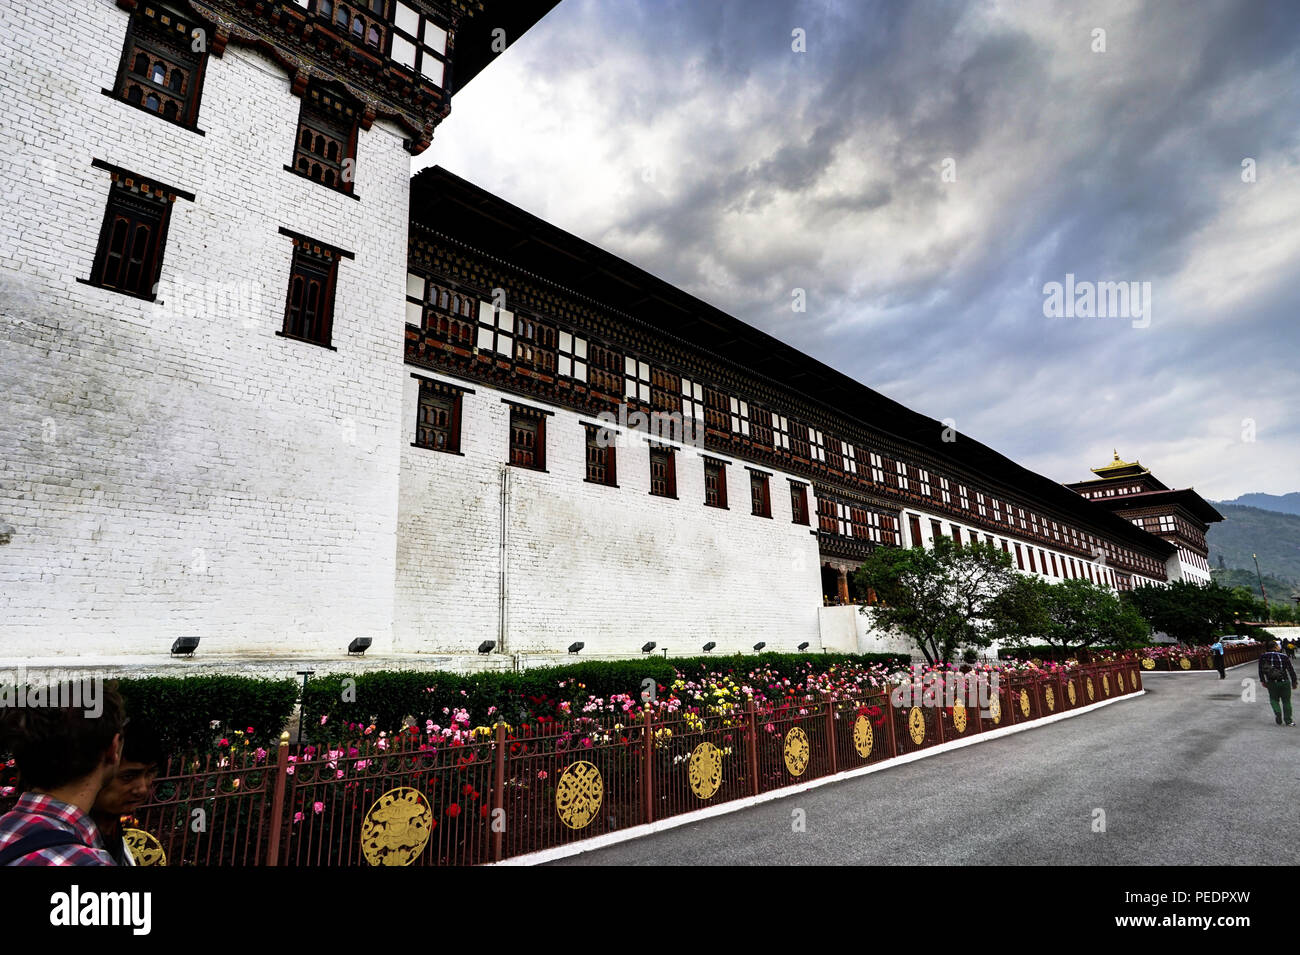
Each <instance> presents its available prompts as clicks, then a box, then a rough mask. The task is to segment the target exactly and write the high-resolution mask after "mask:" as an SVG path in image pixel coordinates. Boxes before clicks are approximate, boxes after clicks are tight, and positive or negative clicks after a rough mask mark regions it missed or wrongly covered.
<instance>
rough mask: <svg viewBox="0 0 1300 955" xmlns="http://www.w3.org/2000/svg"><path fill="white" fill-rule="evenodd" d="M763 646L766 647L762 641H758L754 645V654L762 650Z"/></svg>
mask: <svg viewBox="0 0 1300 955" xmlns="http://www.w3.org/2000/svg"><path fill="white" fill-rule="evenodd" d="M765 646H767V644H766V643H764V642H763V641H762V640H760V641H758V643H756V644H754V652H755V653H757V652H758V651H759V650H762V649H763V648H764V647H765Z"/></svg>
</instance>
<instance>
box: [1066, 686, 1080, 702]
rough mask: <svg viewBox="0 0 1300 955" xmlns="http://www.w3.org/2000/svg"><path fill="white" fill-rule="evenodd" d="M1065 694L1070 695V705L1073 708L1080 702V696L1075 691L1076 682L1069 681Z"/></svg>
mask: <svg viewBox="0 0 1300 955" xmlns="http://www.w3.org/2000/svg"><path fill="white" fill-rule="evenodd" d="M1065 692H1066V693H1067V694H1068V695H1069V697H1070V705H1071V706H1074V704H1075V703H1078V702H1079V694H1078V693H1076V692H1075V691H1074V681H1073V680H1071V681H1069V682H1068V683H1066V684H1065Z"/></svg>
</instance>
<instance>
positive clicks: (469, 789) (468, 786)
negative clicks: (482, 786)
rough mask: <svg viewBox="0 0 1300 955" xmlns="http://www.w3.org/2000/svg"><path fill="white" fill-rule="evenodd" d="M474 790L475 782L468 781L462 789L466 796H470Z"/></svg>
mask: <svg viewBox="0 0 1300 955" xmlns="http://www.w3.org/2000/svg"><path fill="white" fill-rule="evenodd" d="M473 791H474V784H473V783H466V784H465V788H464V789H463V790H461V792H463V793H464V794H465V795H466V796H468V795H469V794H470V793H472V792H473Z"/></svg>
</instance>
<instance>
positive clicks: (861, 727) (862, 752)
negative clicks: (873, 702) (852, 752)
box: [853, 716, 875, 759]
mask: <svg viewBox="0 0 1300 955" xmlns="http://www.w3.org/2000/svg"><path fill="white" fill-rule="evenodd" d="M873 742H875V734H874V733H872V731H871V720H869V719H867V718H866V717H865V716H859V717H858V719H857V722H855V723H854V724H853V748H854V749H856V750H857V751H858V755H859V756H861V757H862V758H863V759H867V758H868V757H870V756H871V744H872V743H873Z"/></svg>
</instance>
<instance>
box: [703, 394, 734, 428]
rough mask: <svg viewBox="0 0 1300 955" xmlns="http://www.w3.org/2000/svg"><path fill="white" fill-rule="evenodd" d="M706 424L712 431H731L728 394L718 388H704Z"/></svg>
mask: <svg viewBox="0 0 1300 955" xmlns="http://www.w3.org/2000/svg"><path fill="white" fill-rule="evenodd" d="M704 426H705V428H707V429H708V430H710V431H721V432H722V433H723V434H730V433H731V412H730V404H729V403H728V401H727V396H726V395H724V394H723V393H722V392H720V391H718V389H716V388H710V387H708V386H707V385H706V386H705V388H704Z"/></svg>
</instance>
